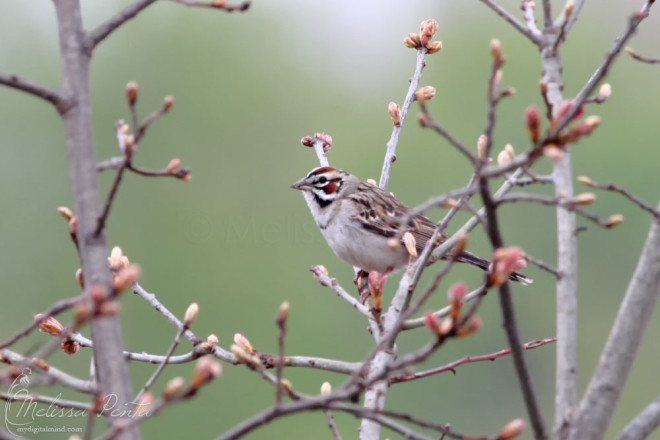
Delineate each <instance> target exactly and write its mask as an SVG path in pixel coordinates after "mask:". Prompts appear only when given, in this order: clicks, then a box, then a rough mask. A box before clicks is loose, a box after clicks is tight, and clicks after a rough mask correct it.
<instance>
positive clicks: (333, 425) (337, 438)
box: [323, 410, 342, 440]
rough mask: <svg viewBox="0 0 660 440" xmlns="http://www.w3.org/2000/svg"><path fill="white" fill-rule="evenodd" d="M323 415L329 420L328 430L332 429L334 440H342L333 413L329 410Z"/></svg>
mask: <svg viewBox="0 0 660 440" xmlns="http://www.w3.org/2000/svg"><path fill="white" fill-rule="evenodd" d="M323 414H325V418H326V419H327V420H328V428H330V433H331V434H332V438H333V439H334V440H342V438H341V434H339V430H338V429H337V424H336V423H335V416H333V415H332V413H331V412H330V411H327V410H326V411H323Z"/></svg>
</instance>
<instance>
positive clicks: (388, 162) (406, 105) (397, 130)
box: [378, 47, 427, 189]
mask: <svg viewBox="0 0 660 440" xmlns="http://www.w3.org/2000/svg"><path fill="white" fill-rule="evenodd" d="M426 52H427V49H426V47H421V48H419V49H418V50H417V63H416V64H415V73H413V76H412V78H410V86H409V87H408V92H407V93H406V97H405V99H404V100H403V105H402V106H401V122H400V123H399V124H398V125H394V128H393V129H392V135H391V136H390V140H389V141H388V142H387V151H386V152H385V160H384V161H383V169H382V171H381V173H380V181H379V182H378V186H380V187H381V188H383V189H386V188H387V184H388V183H389V181H390V171H391V170H392V164H393V163H394V161H395V160H396V147H397V145H398V143H399V135H400V134H401V128H402V127H403V123H404V121H405V120H406V116H407V115H408V111H409V110H410V106H411V105H412V103H413V101H415V91H416V90H417V87H419V81H420V79H421V77H422V70H423V69H424V66H426V61H424V56H425V55H426Z"/></svg>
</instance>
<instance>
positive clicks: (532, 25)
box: [520, 0, 546, 38]
mask: <svg viewBox="0 0 660 440" xmlns="http://www.w3.org/2000/svg"><path fill="white" fill-rule="evenodd" d="M545 4H546V1H544V2H543V6H544V7H545ZM534 7H535V5H534V2H533V1H532V0H523V1H522V2H521V4H520V8H521V9H522V10H523V16H524V18H525V23H526V24H527V29H529V31H530V32H531V33H532V34H533V35H535V36H537V37H539V38H540V37H541V35H542V32H541V31H540V30H539V28H538V27H537V26H536V19H535V18H534ZM544 12H545V10H544ZM544 17H545V14H544Z"/></svg>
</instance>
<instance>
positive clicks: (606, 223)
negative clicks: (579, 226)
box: [495, 193, 618, 229]
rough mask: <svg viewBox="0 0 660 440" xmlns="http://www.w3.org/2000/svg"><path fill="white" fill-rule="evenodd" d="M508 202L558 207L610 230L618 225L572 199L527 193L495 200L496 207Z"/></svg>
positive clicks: (508, 195) (509, 195)
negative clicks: (534, 203)
mask: <svg viewBox="0 0 660 440" xmlns="http://www.w3.org/2000/svg"><path fill="white" fill-rule="evenodd" d="M509 202H536V203H540V204H542V205H551V206H558V207H560V208H563V209H565V210H566V211H569V212H574V213H576V214H578V215H581V216H582V217H584V218H586V219H588V220H591V221H592V222H594V223H596V224H597V225H598V226H601V227H603V228H606V229H609V228H612V227H614V226H616V225H618V223H612V222H611V220H610V219H605V218H602V217H600V216H598V215H596V214H593V213H591V212H589V211H587V210H585V209H583V208H581V207H580V206H578V205H576V204H574V203H573V202H572V199H566V198H564V197H550V196H545V195H541V194H527V193H516V194H507V195H505V196H502V197H499V198H498V199H496V200H495V203H496V204H497V205H499V204H502V203H509Z"/></svg>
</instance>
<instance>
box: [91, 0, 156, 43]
mask: <svg viewBox="0 0 660 440" xmlns="http://www.w3.org/2000/svg"><path fill="white" fill-rule="evenodd" d="M155 2H156V0H138V1H136V2H135V3H133V4H132V5H130V6H127V7H126V8H124V9H123V10H122V11H121V12H120V13H119V14H117V15H115V16H114V17H112V18H111V19H110V20H108V21H107V22H106V23H104V24H102V25H101V26H99V27H97V28H96V29H94V30H93V31H91V32H90V33H89V34H88V35H87V38H86V42H85V46H86V50H87V51H88V53H91V52H92V51H93V50H94V48H95V47H96V45H97V44H99V43H100V42H101V41H103V40H105V39H106V38H107V37H108V36H109V35H110V34H111V33H113V32H114V31H116V30H117V29H118V28H119V27H120V26H121V25H123V24H124V23H126V22H127V21H128V20H130V19H131V18H133V17H135V16H136V15H138V14H139V13H140V12H142V11H143V10H144V9H145V8H147V7H148V6H150V5H151V4H152V3H155Z"/></svg>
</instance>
